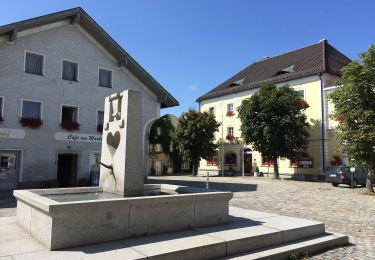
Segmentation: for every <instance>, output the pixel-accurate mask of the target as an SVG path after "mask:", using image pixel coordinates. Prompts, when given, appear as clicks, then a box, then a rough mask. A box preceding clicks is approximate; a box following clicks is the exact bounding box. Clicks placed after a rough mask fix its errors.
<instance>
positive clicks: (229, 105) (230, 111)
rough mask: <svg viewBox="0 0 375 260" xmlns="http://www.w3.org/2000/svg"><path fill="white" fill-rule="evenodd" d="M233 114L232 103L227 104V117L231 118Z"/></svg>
mask: <svg viewBox="0 0 375 260" xmlns="http://www.w3.org/2000/svg"><path fill="white" fill-rule="evenodd" d="M233 114H234V112H233V103H230V104H227V116H232V115H233Z"/></svg>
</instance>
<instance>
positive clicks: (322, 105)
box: [319, 74, 326, 173]
mask: <svg viewBox="0 0 375 260" xmlns="http://www.w3.org/2000/svg"><path fill="white" fill-rule="evenodd" d="M319 79H320V105H321V120H322V122H321V130H320V136H321V167H322V171H323V173H325V168H326V166H325V164H326V163H325V125H324V119H325V116H324V115H325V114H324V83H323V79H322V74H319Z"/></svg>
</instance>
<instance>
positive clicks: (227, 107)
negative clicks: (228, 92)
mask: <svg viewBox="0 0 375 260" xmlns="http://www.w3.org/2000/svg"><path fill="white" fill-rule="evenodd" d="M230 105H232V110H229V106H230ZM230 111H231V112H233V113H234V103H233V102H232V103H228V104H227V112H230Z"/></svg>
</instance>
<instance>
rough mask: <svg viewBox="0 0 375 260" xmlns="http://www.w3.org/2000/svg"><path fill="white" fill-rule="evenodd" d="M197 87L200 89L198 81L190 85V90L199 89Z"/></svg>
mask: <svg viewBox="0 0 375 260" xmlns="http://www.w3.org/2000/svg"><path fill="white" fill-rule="evenodd" d="M197 89H198V85H197V84H196V83H194V84H192V85H190V90H191V91H193V92H195V91H197Z"/></svg>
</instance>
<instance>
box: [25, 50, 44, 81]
mask: <svg viewBox="0 0 375 260" xmlns="http://www.w3.org/2000/svg"><path fill="white" fill-rule="evenodd" d="M43 66H44V57H43V55H40V54H35V53H31V52H26V60H25V72H26V73H30V74H36V75H43Z"/></svg>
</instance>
